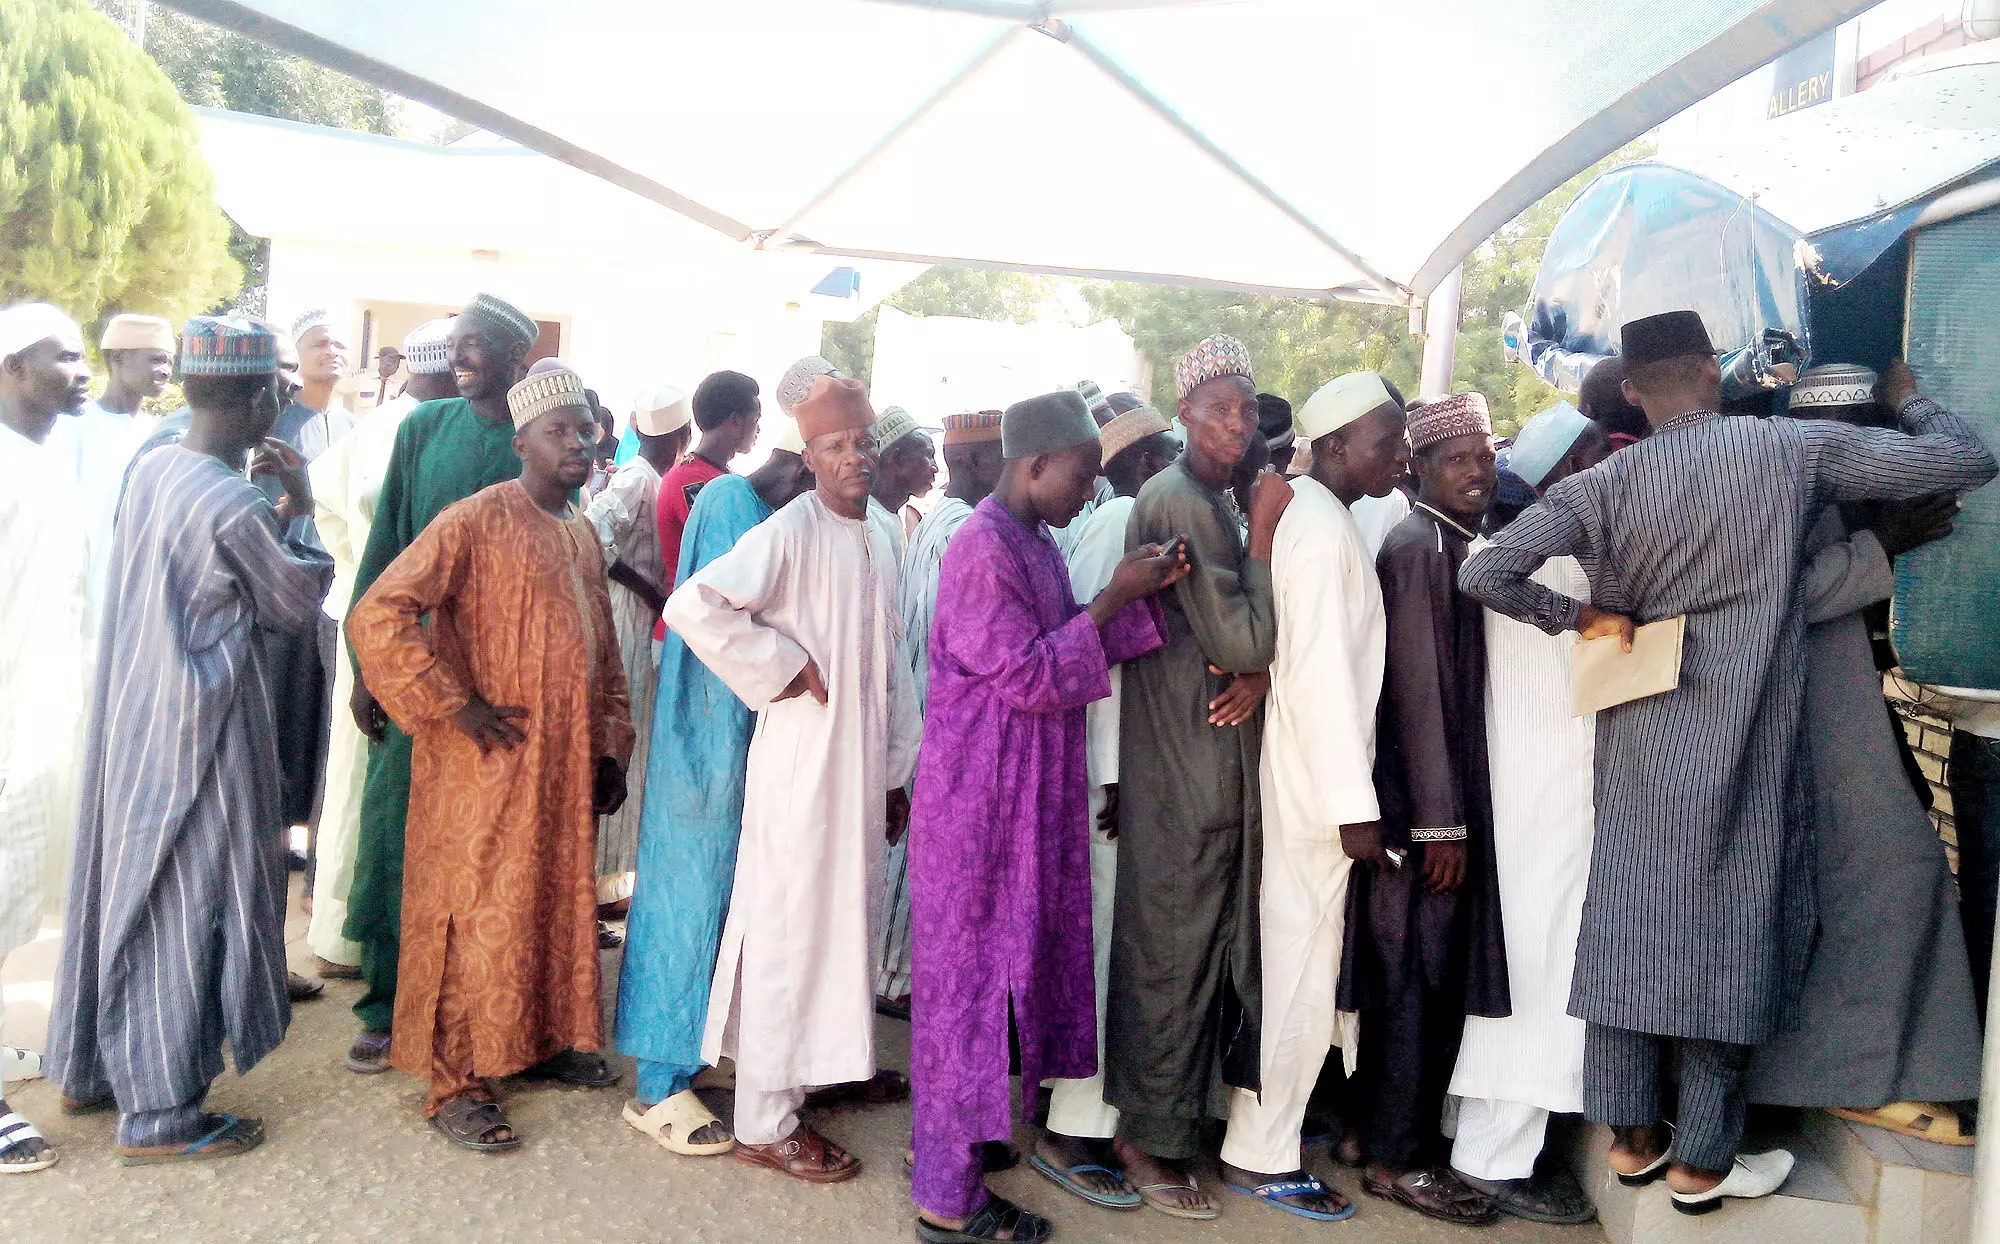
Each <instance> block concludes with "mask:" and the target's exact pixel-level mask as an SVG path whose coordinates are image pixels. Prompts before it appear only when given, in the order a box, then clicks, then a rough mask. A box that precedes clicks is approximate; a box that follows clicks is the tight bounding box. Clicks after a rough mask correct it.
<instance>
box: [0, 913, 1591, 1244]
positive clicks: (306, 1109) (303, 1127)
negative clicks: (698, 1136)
mask: <svg viewBox="0 0 2000 1244" xmlns="http://www.w3.org/2000/svg"><path fill="white" fill-rule="evenodd" d="M302 925H303V921H302V920H301V919H300V918H299V917H298V916H297V914H296V912H295V913H294V919H293V921H292V926H293V927H292V932H293V935H294V937H295V938H296V937H297V936H298V934H299V933H300V932H301V931H302V929H301V926H302ZM292 956H293V962H294V964H300V963H310V961H311V956H310V952H309V951H307V950H306V949H305V947H304V946H303V944H302V943H301V942H298V941H296V940H295V941H294V943H293V946H292ZM617 961H618V956H617V954H616V952H614V953H612V954H610V955H608V956H607V958H606V963H605V968H606V980H607V985H608V983H609V982H610V981H612V980H614V979H615V976H614V975H613V974H614V973H615V972H616V970H617ZM53 965H54V946H53V943H52V941H50V940H44V941H43V942H41V943H38V944H37V945H35V946H34V947H31V948H28V949H27V950H24V951H22V952H19V953H17V954H16V955H15V956H13V957H12V958H11V959H10V960H9V961H8V963H7V970H6V973H5V975H4V978H0V979H4V982H5V984H6V985H7V996H8V998H9V1000H10V1002H11V1003H12V1004H13V1005H12V1007H11V1011H12V1013H11V1014H10V1015H9V1017H8V1018H9V1021H10V1026H9V1029H8V1032H9V1036H10V1038H11V1039H12V1040H14V1041H15V1042H17V1043H18V1042H22V1041H27V1040H30V1039H33V1038H38V1037H39V1026H40V1024H41V1023H42V1022H43V1018H44V1015H45V1005H41V1006H38V1005H37V1004H38V1003H40V1002H41V1000H42V999H43V998H45V997H46V990H47V985H48V981H49V979H50V977H51V975H52V972H53ZM359 995H360V987H359V984H358V982H346V981H335V982H329V983H328V986H327V991H326V994H325V996H324V997H322V998H321V999H319V1000H318V1001H315V1002H309V1003H306V1004H303V1005H301V1006H300V1007H299V1008H297V1010H296V1012H295V1013H294V1016H293V1020H292V1028H291V1033H290V1035H289V1036H288V1037H287V1039H286V1041H285V1043H284V1045H283V1046H281V1047H280V1048H279V1049H278V1051H277V1052H276V1053H275V1054H273V1055H272V1056H271V1057H270V1058H269V1059H268V1060H266V1061H265V1063H264V1064H263V1065H262V1066H260V1067H258V1068H257V1069H256V1070H255V1071H253V1072H252V1073H251V1074H250V1075H248V1076H243V1077H237V1076H236V1075H234V1074H228V1075H225V1076H224V1077H223V1078H222V1079H221V1080H219V1081H217V1082H216V1085H215V1089H214V1092H213V1093H212V1094H211V1095H210V1098H209V1105H210V1108H212V1109H215V1110H221V1111H231V1112H235V1113H239V1114H253V1115H258V1116H261V1117H262V1118H263V1119H264V1123H265V1127H266V1130H267V1132H268V1134H269V1135H268V1139H267V1140H266V1141H265V1142H264V1144H263V1146H262V1147H261V1148H259V1149H257V1150H256V1151H254V1152H252V1153H250V1154H246V1155H244V1156H242V1157H237V1158H229V1159H224V1160H220V1161H215V1162H204V1163H192V1164H187V1165H180V1166H153V1167H142V1168H132V1169H127V1168H124V1167H121V1166H119V1165H118V1163H117V1160H116V1157H115V1155H114V1153H113V1151H112V1148H111V1144H112V1124H113V1120H112V1117H111V1116H109V1115H97V1116H93V1117H88V1118H81V1119H69V1118H64V1117H63V1116H62V1114H61V1112H60V1110H59V1109H58V1108H57V1093H56V1090H55V1089H54V1087H53V1086H51V1085H49V1084H46V1083H43V1082H39V1081H36V1082H31V1083H28V1084H25V1085H14V1086H12V1088H13V1091H12V1092H11V1093H10V1094H9V1095H8V1101H9V1103H10V1105H12V1106H13V1107H14V1108H16V1109H19V1110H20V1111H21V1112H22V1113H24V1114H26V1115H27V1116H28V1117H29V1118H31V1119H33V1120H34V1122H35V1123H36V1125H37V1126H38V1127H40V1128H41V1129H42V1131H43V1132H44V1133H45V1134H47V1135H48V1137H49V1138H50V1140H51V1141H53V1142H54V1143H55V1144H56V1145H57V1146H58V1147H59V1148H60V1149H61V1151H62V1155H63V1157H62V1162H61V1163H60V1164H59V1165H58V1166H56V1167H54V1168H53V1169H51V1170H49V1171H46V1172H43V1173H41V1174H37V1175H27V1176H19V1177H14V1178H7V1179H4V1180H0V1223H4V1228H0V1238H4V1239H6V1240H9V1241H12V1240H20V1241H36V1242H38V1244H39V1242H45V1241H69V1240H74V1241H92V1242H95V1241H100V1240H118V1241H132V1240H174V1241H179V1240H201V1241H223V1240H256V1241H259V1242H260V1244H271V1242H276V1241H287V1242H289V1241H303V1242H304V1244H319V1242H321V1241H344V1240H446V1239H448V1240H467V1241H487V1240H492V1241H501V1240H508V1239H526V1240H532V1241H537V1242H538V1244H539V1242H542V1241H571V1240H574V1241H590V1240H598V1239H612V1240H672V1241H749V1240H755V1241H760V1242H773V1244H775V1242H779V1241H811V1242H813V1244H820V1242H822V1241H875V1240H908V1239H911V1238H913V1233H912V1230H911V1210H910V1206H909V1201H908V1199H907V1198H908V1192H909V1183H908V1181H907V1180H906V1179H905V1178H904V1176H903V1171H902V1150H903V1147H904V1145H905V1144H907V1142H908V1136H909V1122H910V1119H909V1109H908V1107H907V1106H900V1107H890V1108H878V1109H874V1110H858V1109H843V1110H836V1111H829V1112H823V1113H821V1114H818V1115H817V1116H815V1117H814V1119H813V1122H814V1124H815V1126H818V1127H820V1128H822V1129H823V1130H824V1131H825V1132H826V1133H827V1134H828V1135H829V1136H831V1137H832V1138H834V1139H835V1140H837V1141H839V1142H840V1143H841V1144H842V1145H843V1146H845V1147H846V1148H848V1149H849V1150H850V1151H852V1152H853V1153H855V1154H856V1155H857V1156H859V1157H860V1158H861V1159H862V1162H863V1163H864V1170H863V1172H862V1174H861V1176H860V1177H859V1178H857V1179H855V1180H853V1181H851V1182H849V1183H845V1184H838V1185H833V1186H829V1187H815V1186H810V1185H806V1184H802V1183H798V1182H796V1181H793V1180H788V1179H785V1178H783V1177H782V1176H779V1175H776V1174H773V1173H770V1172H766V1171H761V1170H753V1169H750V1168H748V1167H745V1166H742V1165H740V1164H738V1163H737V1162H736V1161H734V1160H733V1159H731V1158H729V1157H727V1156H724V1157H719V1158H684V1157H680V1156H677V1155H674V1154H670V1153H668V1152H667V1151H666V1150H664V1149H661V1148H659V1147H657V1146H655V1145H653V1144H652V1143H651V1142H649V1141H647V1140H646V1139H645V1138H643V1137H642V1136H640V1135H639V1133H637V1132H635V1131H633V1130H632V1129H631V1128H630V1127H628V1126H627V1125H626V1124H625V1123H624V1122H623V1121H622V1120H621V1119H620V1118H619V1105H620V1103H621V1102H622V1101H623V1100H624V1094H625V1092H626V1091H628V1090H629V1088H630V1086H631V1083H632V1079H631V1066H630V1062H629V1060H625V1059H619V1060H618V1061H619V1062H620V1064H621V1065H622V1067H623V1069H624V1070H625V1072H626V1078H625V1080H624V1081H623V1083H621V1085H620V1086H619V1087H617V1088H613V1089H607V1090H604V1091H602V1092H594V1093H593V1092H584V1091H578V1090H564V1089H560V1088H547V1087H541V1086H532V1087H531V1086H525V1085H522V1086H509V1087H508V1089H507V1090H506V1096H505V1100H506V1103H507V1107H508V1110H509V1113H510V1114H511V1115H512V1116H513V1119H514V1121H515V1123H516V1124H517V1125H518V1126H519V1128H520V1130H521V1133H522V1135H523V1137H524V1139H525V1142H526V1143H525V1144H524V1145H523V1146H522V1148H521V1149H520V1150H518V1151H516V1152H513V1153H509V1154H502V1155H497V1156H487V1155H480V1154H473V1153H467V1152H464V1151H462V1150H459V1149H455V1148H453V1147H451V1146H450V1145H449V1144H447V1143H446V1142H445V1140H444V1139H443V1138H442V1137H440V1136H439V1135H438V1134H437V1133H435V1132H433V1131H432V1130H431V1129H430V1128H429V1127H428V1126H427V1125H426V1124H425V1123H424V1121H423V1118H422V1115H421V1111H420V1108H419V1107H420V1104H421V1101H422V1093H421V1086H420V1085H419V1084H418V1082H416V1081H415V1080H412V1079H410V1078H409V1077H407V1076H405V1075H403V1074H402V1073H400V1072H393V1071H392V1072H389V1073H387V1074H384V1075H379V1076H357V1075H354V1074H352V1073H351V1072H349V1071H347V1070H346V1069H345V1068H344V1067H342V1066H341V1063H340V1056H341V1054H342V1053H343V1052H344V1051H345V1049H346V1046H347V1043H348V1041H349V1040H351V1039H352V1037H353V1034H354V1023H353V1017H352V1014H351V1013H350V1011H349V1010H348V1007H349V1005H350V1004H351V1003H352V1002H353V1001H354V999H355V998H357V997H358V996H359ZM878 1022H879V1031H878V1049H879V1051H880V1055H881V1059H882V1062H883V1064H884V1065H886V1066H894V1067H907V1066H908V1028H907V1027H906V1026H905V1025H903V1024H900V1023H895V1022H892V1021H887V1020H883V1021H878ZM727 1099H728V1094H727V1093H721V1094H716V1095H713V1100H712V1101H711V1105H713V1106H714V1107H715V1108H716V1109H717V1111H718V1113H721V1114H722V1115H723V1116H724V1117H725V1118H726V1117H727V1116H728V1111H727V1109H726V1107H727V1104H728V1100H727ZM1017 1141H1019V1142H1021V1143H1027V1141H1028V1136H1027V1135H1026V1134H1025V1133H1024V1134H1023V1135H1021V1136H1019V1137H1017ZM1314 1167H1315V1169H1316V1170H1318V1171H1319V1173H1320V1175H1321V1176H1322V1178H1325V1179H1327V1180H1328V1181H1329V1182H1330V1183H1332V1184H1334V1185H1335V1186H1336V1187H1338V1188H1339V1189H1340V1190H1341V1191H1342V1192H1344V1193H1346V1194H1347V1195H1349V1196H1352V1197H1355V1198H1356V1199H1358V1200H1360V1201H1361V1212H1360V1214H1359V1215H1358V1216H1357V1217H1356V1218H1355V1219H1353V1220H1351V1221H1349V1222H1346V1223H1342V1224H1337V1225H1330V1226H1322V1225H1320V1224H1315V1223H1311V1222H1307V1221H1304V1220H1301V1219H1297V1218H1294V1217H1291V1216H1289V1215H1285V1214H1281V1213H1279V1212H1277V1211H1275V1210H1272V1209H1269V1208H1267V1207H1265V1206H1261V1205H1255V1204H1252V1203H1250V1202H1248V1201H1246V1200H1245V1199H1243V1198H1242V1197H1238V1196H1235V1195H1233V1194H1225V1196H1226V1198H1227V1199H1226V1201H1225V1203H1224V1206H1223V1217H1222V1218H1221V1220H1220V1221H1217V1222H1212V1223H1187V1222H1178V1221H1175V1220H1171V1219H1169V1218H1167V1217H1165V1216H1163V1215H1161V1214H1158V1213H1155V1212H1153V1211H1151V1210H1140V1211H1137V1212H1132V1213H1123V1214H1120V1213H1112V1212H1108V1211H1105V1210H1100V1209H1096V1208H1093V1207H1091V1206H1089V1205H1086V1204H1084V1203H1083V1202H1081V1201H1078V1200H1076V1199H1074V1198H1072V1197H1070V1196H1068V1195H1066V1194H1064V1193H1063V1192H1061V1191H1060V1190H1058V1189H1057V1188H1056V1187H1055V1186H1054V1185H1053V1184H1050V1183H1048V1182H1047V1181H1046V1180H1044V1179H1042V1178H1041V1177H1040V1176H1039V1175H1036V1174H1035V1173H1034V1172H1032V1171H1030V1170H1028V1169H1027V1168H1026V1167H1025V1166H1023V1167H1021V1168H1019V1169H1017V1170H1014V1171H1010V1172H1008V1173H1006V1174H1002V1175H998V1176H995V1177H994V1179H993V1181H992V1182H993V1187H994V1188H995V1189H996V1190H997V1191H998V1192H1000V1193H1001V1194H1003V1195H1005V1196H1009V1197H1012V1198H1013V1199H1015V1200H1017V1201H1020V1202H1021V1203H1023V1204H1025V1205H1027V1206H1028V1207H1030V1208H1032V1209H1035V1210H1037V1211H1038V1212H1041V1213H1044V1214H1046V1215H1047V1216H1049V1217H1050V1218H1052V1219H1053V1220H1054V1221H1055V1222H1056V1224H1057V1228H1058V1238H1059V1239H1061V1240H1065V1241H1075V1242H1076V1244H1085V1242H1091V1244H1095V1242H1098V1241H1104V1242H1109V1241H1142V1240H1143V1241H1159V1242H1161V1244H1173V1242H1175V1241H1210V1242H1217V1241H1227V1242H1229V1244H1267V1242H1268V1244H1276V1242H1278V1241H1285V1242H1286V1244H1293V1242H1296V1241H1301V1240H1304V1239H1308V1238H1310V1237H1312V1236H1314V1235H1317V1234H1320V1233H1322V1232H1323V1233H1326V1235H1327V1238H1329V1239H1339V1240H1343V1241H1347V1242H1349V1244H1375V1242H1380V1244H1419V1242H1428V1241H1436V1242H1439V1244H1443V1242H1445V1241H1456V1242H1459V1244H1464V1242H1465V1241H1468V1240H1471V1239H1473V1238H1481V1239H1484V1240H1490V1241H1493V1242H1495V1244H1499V1242H1501V1241H1506V1242H1508V1244H1520V1242H1526V1241H1549V1242H1563V1244H1599V1242H1600V1241H1602V1240H1603V1239H1604V1236H1603V1234H1602V1232H1601V1231H1600V1230H1599V1229H1598V1228H1597V1227H1596V1226H1594V1225H1593V1226H1589V1227H1580V1228H1555V1227H1539V1226H1533V1225H1531V1224H1528V1223H1523V1222H1518V1221H1511V1220H1509V1221H1504V1222H1502V1223H1500V1224H1499V1225H1497V1226H1495V1227H1493V1228H1489V1229H1487V1230H1485V1231H1483V1232H1479V1233H1477V1236H1476V1237H1475V1233H1474V1232H1471V1231H1468V1230H1467V1229H1465V1228H1455V1227H1449V1226H1446V1225H1444V1224H1441V1223H1433V1222H1430V1221H1429V1220H1426V1219H1423V1218H1421V1217H1419V1216H1417V1215H1415V1214H1412V1213H1410V1212H1408V1211H1406V1210H1403V1209H1400V1208H1398V1207H1395V1206H1391V1205H1388V1204H1386V1203H1383V1202H1380V1201H1375V1200H1371V1199H1369V1198H1367V1197H1363V1196H1361V1195H1360V1188H1359V1186H1358V1185H1359V1181H1358V1179H1357V1178H1356V1176H1355V1174H1354V1173H1353V1172H1351V1171H1347V1170H1342V1169H1339V1168H1337V1167H1335V1166H1333V1164H1332V1163H1331V1162H1329V1161H1327V1160H1326V1158H1325V1156H1324V1155H1323V1154H1315V1155H1314ZM1204 1174H1205V1180H1206V1182H1207V1184H1208V1185H1209V1186H1218V1185H1217V1184H1216V1174H1215V1170H1214V1167H1213V1164H1210V1165H1208V1166H1207V1167H1206V1168H1205V1172H1204Z"/></svg>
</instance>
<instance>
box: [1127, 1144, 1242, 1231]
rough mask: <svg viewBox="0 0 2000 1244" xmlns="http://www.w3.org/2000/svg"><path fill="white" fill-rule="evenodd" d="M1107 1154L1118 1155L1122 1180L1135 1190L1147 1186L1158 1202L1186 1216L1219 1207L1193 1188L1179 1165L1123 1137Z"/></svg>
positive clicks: (1190, 1177)
mask: <svg viewBox="0 0 2000 1244" xmlns="http://www.w3.org/2000/svg"><path fill="white" fill-rule="evenodd" d="M1111 1151H1112V1152H1113V1153H1115V1154H1117V1155H1118V1161H1119V1163H1120V1164H1122V1165H1123V1166H1124V1167H1125V1175H1126V1178H1128V1179H1130V1180H1131V1181H1132V1186H1133V1187H1134V1188H1135V1189H1140V1190H1143V1189H1146V1188H1149V1187H1150V1188H1152V1189H1153V1190H1154V1192H1155V1194H1156V1195H1157V1196H1159V1197H1160V1199H1162V1200H1165V1201H1169V1202H1171V1203H1172V1204H1173V1205H1174V1207H1175V1208H1176V1209H1181V1210H1186V1211H1188V1212H1190V1213H1197V1214H1199V1213H1205V1212H1208V1211H1211V1210H1215V1209H1218V1208H1220V1207H1219V1206H1217V1205H1216V1203H1215V1198H1214V1197H1212V1196H1210V1195H1208V1193H1206V1192H1203V1191H1202V1190H1201V1189H1199V1188H1197V1187H1195V1186H1194V1179H1193V1177H1192V1176H1191V1175H1189V1174H1188V1172H1187V1168H1186V1166H1185V1165H1183V1164H1182V1163H1178V1162H1163V1161H1161V1160H1160V1159H1158V1158H1155V1157H1153V1156H1152V1155H1150V1154H1148V1153H1146V1152H1145V1151H1144V1150H1142V1149H1140V1148H1139V1147H1138V1146H1137V1145H1134V1144H1133V1143H1132V1142H1131V1141H1129V1140H1127V1139H1125V1138H1124V1137H1123V1136H1120V1137H1118V1138H1116V1139H1115V1140H1113V1141H1112V1142H1111Z"/></svg>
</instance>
